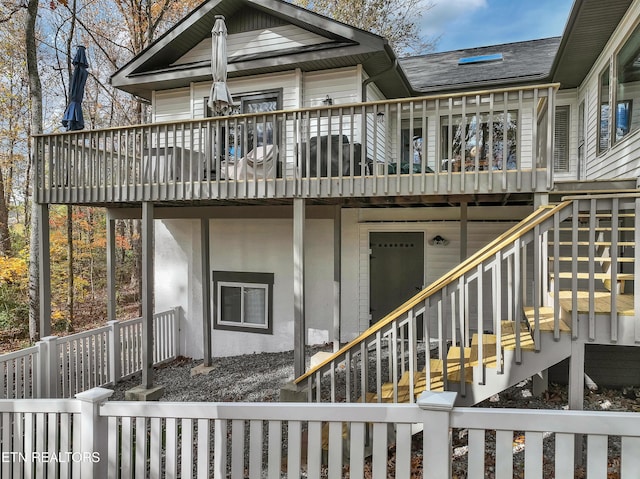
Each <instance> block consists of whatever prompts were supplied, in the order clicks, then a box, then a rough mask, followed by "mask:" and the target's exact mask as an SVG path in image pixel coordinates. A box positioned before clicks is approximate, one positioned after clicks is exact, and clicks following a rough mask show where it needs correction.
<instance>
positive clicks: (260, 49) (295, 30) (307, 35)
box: [173, 25, 331, 65]
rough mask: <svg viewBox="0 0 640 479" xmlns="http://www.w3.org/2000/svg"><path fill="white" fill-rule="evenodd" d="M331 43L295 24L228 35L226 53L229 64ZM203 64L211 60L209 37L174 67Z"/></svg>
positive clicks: (175, 63)
mask: <svg viewBox="0 0 640 479" xmlns="http://www.w3.org/2000/svg"><path fill="white" fill-rule="evenodd" d="M329 41H331V40H329V39H328V38H325V37H322V36H320V35H316V34H315V33H312V32H309V31H307V30H304V29H302V28H300V27H297V26H295V25H285V26H281V27H272V28H268V29H264V30H253V31H248V32H242V33H234V34H230V35H228V36H227V54H228V56H229V59H230V61H233V58H234V57H238V56H241V55H255V54H260V53H267V52H277V51H282V50H288V49H292V48H299V47H304V46H308V45H317V44H320V43H327V42H329ZM202 61H211V38H206V39H204V40H202V41H201V42H200V43H199V44H198V45H196V46H195V47H194V48H192V49H191V50H190V51H189V52H188V53H186V54H185V55H183V56H182V57H180V59H178V60H177V61H176V62H174V63H173V65H186V64H189V63H196V62H202Z"/></svg>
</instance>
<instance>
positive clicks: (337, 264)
mask: <svg viewBox="0 0 640 479" xmlns="http://www.w3.org/2000/svg"><path fill="white" fill-rule="evenodd" d="M341 240H342V207H341V206H340V205H337V206H336V207H335V210H334V215H333V351H334V352H336V351H338V350H339V349H340V312H341V311H340V301H341V298H340V288H341V283H340V278H341V274H342V271H341V257H342V241H341Z"/></svg>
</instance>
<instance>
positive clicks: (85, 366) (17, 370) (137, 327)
mask: <svg viewBox="0 0 640 479" xmlns="http://www.w3.org/2000/svg"><path fill="white" fill-rule="evenodd" d="M179 314H180V313H179V310H178V309H172V310H169V311H165V312H161V313H157V314H155V315H154V353H153V363H154V364H161V363H163V362H165V361H168V360H171V359H174V358H175V357H176V356H177V354H178V322H179V317H180V316H179ZM141 370H142V319H141V318H137V319H131V320H128V321H122V322H120V321H110V322H109V323H108V324H107V326H103V327H101V328H96V329H92V330H90V331H84V332H81V333H77V334H72V335H69V336H62V337H56V336H48V337H46V338H42V341H39V342H38V343H36V345H35V346H32V347H30V348H26V349H22V350H20V351H16V352H12V353H8V354H3V355H0V374H2V377H3V380H2V381H0V398H7V399H26V398H58V397H63V398H68V397H73V396H74V395H75V394H77V393H79V392H82V391H86V390H88V389H91V388H94V387H98V386H103V385H106V384H114V383H116V382H118V381H122V380H123V379H126V378H128V377H130V376H132V375H134V374H135V373H137V372H139V371H141Z"/></svg>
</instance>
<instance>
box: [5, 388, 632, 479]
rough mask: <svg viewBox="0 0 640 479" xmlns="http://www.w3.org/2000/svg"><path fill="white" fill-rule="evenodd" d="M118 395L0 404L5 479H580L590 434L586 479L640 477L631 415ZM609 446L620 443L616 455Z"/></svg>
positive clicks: (435, 396)
mask: <svg viewBox="0 0 640 479" xmlns="http://www.w3.org/2000/svg"><path fill="white" fill-rule="evenodd" d="M110 395H111V391H109V390H106V389H102V388H96V389H92V390H90V391H85V392H83V393H80V394H78V396H77V399H76V400H73V399H59V400H27V401H25V400H21V401H15V400H0V420H1V422H0V427H1V429H0V430H1V431H2V441H1V442H0V448H1V451H0V452H1V454H2V458H3V461H2V463H1V464H0V466H1V472H2V475H1V477H2V478H7V477H12V478H19V477H29V478H31V477H59V478H61V479H63V478H76V477H82V478H83V479H86V478H92V477H96V478H102V477H114V478H115V477H120V478H129V477H151V478H154V479H156V478H176V477H182V478H186V477H197V478H211V477H213V478H216V479H221V478H228V477H230V478H232V479H236V478H242V479H244V478H245V477H249V478H251V479H255V478H263V477H267V478H269V479H275V478H281V477H283V476H282V474H283V473H286V477H301V474H302V475H304V477H308V478H318V479H319V478H320V477H329V478H336V477H344V475H345V473H346V472H347V471H348V474H349V477H351V478H360V477H365V476H366V477H372V478H373V479H382V478H384V479H386V478H387V477H396V478H398V479H403V478H407V479H408V478H413V477H424V478H427V479H444V478H448V477H453V476H452V466H454V468H455V471H456V476H457V475H458V474H460V473H462V474H463V476H462V477H469V478H482V477H485V470H486V467H487V466H489V465H490V466H492V467H493V470H494V472H495V478H496V479H506V478H512V477H516V476H514V472H515V473H516V475H517V477H522V476H521V474H523V475H524V477H527V478H532V479H536V478H539V479H541V478H543V477H545V478H546V477H550V475H551V476H553V477H563V478H564V477H574V474H575V471H576V468H577V464H576V461H575V459H574V458H575V457H576V454H575V452H576V451H581V450H582V439H583V435H584V436H586V448H587V450H588V455H584V457H585V459H586V462H585V463H584V465H583V466H580V467H584V468H585V469H586V471H585V472H586V476H584V477H589V478H593V479H600V478H601V479H607V478H609V477H623V478H625V477H637V471H638V467H639V466H640V416H639V415H638V414H635V413H622V412H583V411H552V410H542V411H541V410H514V409H479V408H453V407H452V405H453V402H454V400H455V397H456V393H452V392H446V393H434V392H426V393H423V395H422V396H421V397H420V399H419V400H418V403H417V404H407V405H389V404H375V405H362V404H332V405H322V404H304V403H300V404H290V403H289V404H264V403H162V402H160V403H157V402H153V403H151V402H149V403H146V402H133V403H132V402H126V403H124V402H106V400H107V399H108V397H109V396H110ZM420 428H422V429H423V433H422V435H416V434H415V432H416V430H417V429H420ZM460 430H464V431H466V432H467V435H466V437H467V439H466V444H465V446H464V447H459V448H456V449H455V450H454V449H453V448H452V444H451V437H452V431H453V432H454V433H455V436H456V437H459V436H462V435H461V434H460V433H459V431H460ZM490 438H491V439H490ZM516 438H517V441H516ZM522 438H524V439H522ZM608 441H612V442H615V443H616V444H618V445H619V449H618V450H616V452H615V457H613V456H612V457H608V454H609V450H610V449H611V448H609V447H608ZM516 442H517V447H515V448H514V444H515V443H516ZM547 442H550V443H551V444H552V445H553V446H554V447H549V444H548V443H547ZM490 443H491V444H490ZM494 444H495V445H494ZM461 449H462V450H463V453H460V450H461ZM517 454H523V455H524V460H522V459H521V458H518V460H514V457H515V456H516V455H517ZM454 456H455V457H454ZM485 456H490V457H495V464H487V463H486V462H485ZM521 463H523V464H524V465H523V466H521ZM516 469H517V470H516ZM608 474H609V475H608ZM581 477H582V476H581Z"/></svg>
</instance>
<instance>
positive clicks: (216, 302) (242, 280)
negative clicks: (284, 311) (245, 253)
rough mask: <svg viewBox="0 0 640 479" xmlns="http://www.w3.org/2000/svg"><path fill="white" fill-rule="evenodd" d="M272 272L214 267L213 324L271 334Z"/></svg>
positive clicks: (236, 329) (221, 327)
mask: <svg viewBox="0 0 640 479" xmlns="http://www.w3.org/2000/svg"><path fill="white" fill-rule="evenodd" d="M273 279H274V275H273V274H272V273H248V272H236V271H214V272H213V275H212V280H213V313H214V318H215V321H214V322H213V324H214V328H216V329H225V330H233V331H245V332H254V333H265V334H271V333H272V332H273V324H272V319H271V318H272V310H273V307H272V304H273Z"/></svg>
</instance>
